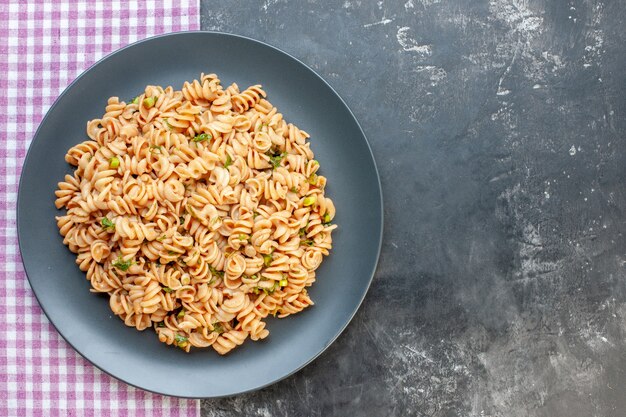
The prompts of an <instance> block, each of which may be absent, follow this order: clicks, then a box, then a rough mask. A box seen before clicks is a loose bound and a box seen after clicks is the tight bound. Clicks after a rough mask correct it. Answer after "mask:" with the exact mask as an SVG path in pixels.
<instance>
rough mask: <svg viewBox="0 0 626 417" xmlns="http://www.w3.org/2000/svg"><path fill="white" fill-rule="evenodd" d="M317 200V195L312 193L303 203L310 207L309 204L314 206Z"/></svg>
mask: <svg viewBox="0 0 626 417" xmlns="http://www.w3.org/2000/svg"><path fill="white" fill-rule="evenodd" d="M316 201H317V197H315V195H310V196H308V197H305V198H304V201H303V202H302V204H303V205H304V207H308V206H312V205H313V204H315V202H316Z"/></svg>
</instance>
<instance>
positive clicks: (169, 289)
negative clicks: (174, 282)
mask: <svg viewBox="0 0 626 417" xmlns="http://www.w3.org/2000/svg"><path fill="white" fill-rule="evenodd" d="M163 291H165V292H166V293H168V294H169V293H171V292H172V291H174V290H173V289H171V288H170V287H163Z"/></svg>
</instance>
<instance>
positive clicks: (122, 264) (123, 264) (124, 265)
mask: <svg viewBox="0 0 626 417" xmlns="http://www.w3.org/2000/svg"><path fill="white" fill-rule="evenodd" d="M132 264H134V262H133V261H125V260H124V259H123V258H122V257H121V256H119V257H118V258H117V261H115V262H113V266H114V267H116V268H117V269H119V270H120V271H124V272H126V271H128V268H130V266H131V265H132Z"/></svg>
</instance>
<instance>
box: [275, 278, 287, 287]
mask: <svg viewBox="0 0 626 417" xmlns="http://www.w3.org/2000/svg"><path fill="white" fill-rule="evenodd" d="M287 284H289V281H287V278H283V279H281V280H280V281H279V282H278V285H280V286H281V287H286V286H287Z"/></svg>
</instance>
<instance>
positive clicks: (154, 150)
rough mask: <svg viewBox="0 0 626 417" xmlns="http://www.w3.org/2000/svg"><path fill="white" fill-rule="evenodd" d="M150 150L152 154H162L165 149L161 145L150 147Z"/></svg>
mask: <svg viewBox="0 0 626 417" xmlns="http://www.w3.org/2000/svg"><path fill="white" fill-rule="evenodd" d="M149 149H150V153H161V150H162V149H163V148H162V147H161V146H159V145H153V146H150V148H149Z"/></svg>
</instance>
